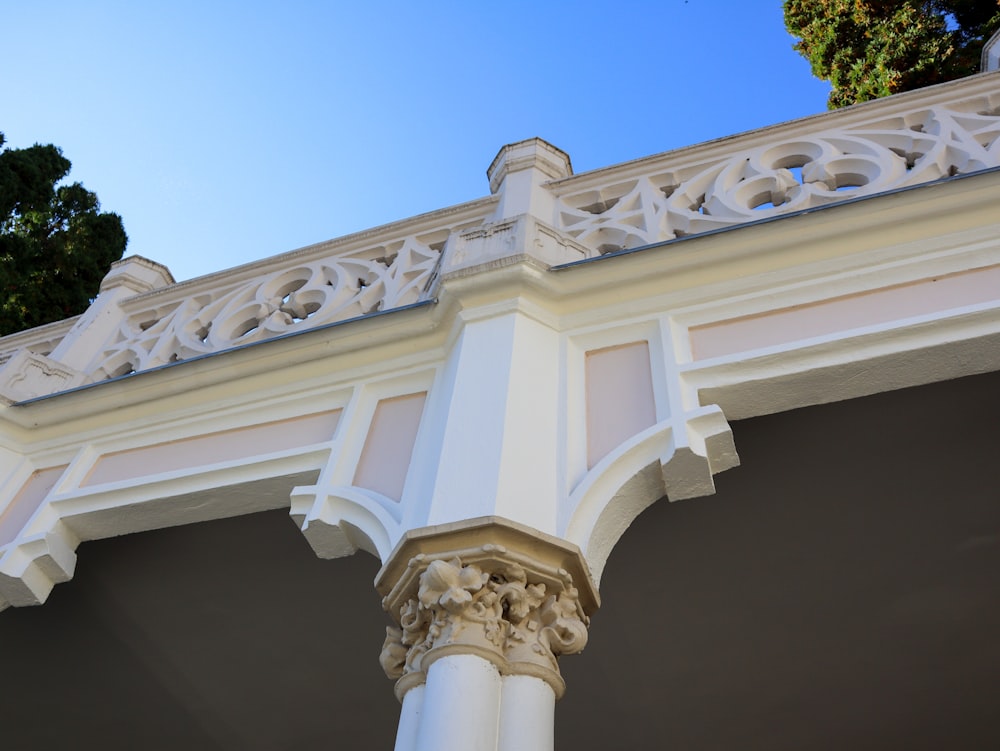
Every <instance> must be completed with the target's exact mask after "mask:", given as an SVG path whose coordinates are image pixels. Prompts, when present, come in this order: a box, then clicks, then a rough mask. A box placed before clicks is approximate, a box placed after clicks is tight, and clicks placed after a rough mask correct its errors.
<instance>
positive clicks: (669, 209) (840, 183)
mask: <svg viewBox="0 0 1000 751" xmlns="http://www.w3.org/2000/svg"><path fill="white" fill-rule="evenodd" d="M637 166H638V167H639V168H640V169H642V170H643V171H642V172H639V173H637V174H633V175H631V176H629V177H628V178H627V179H622V177H621V176H620V175H619V176H618V177H616V179H615V182H613V183H612V184H610V185H601V186H599V187H596V188H591V189H589V190H585V191H580V192H575V193H572V192H565V193H562V195H561V196H560V198H559V210H558V217H559V224H560V228H561V229H563V230H564V231H566V232H568V233H569V234H570V235H571V236H572V237H573V238H574V239H576V240H577V241H579V242H581V243H583V244H585V245H587V246H589V247H590V248H592V249H593V250H594V251H596V252H597V253H599V254H604V253H610V252H615V251H618V250H622V249H626V248H634V247H639V246H641V245H648V244H651V243H656V242H661V241H664V240H670V239H673V238H677V237H683V236H685V235H693V234H697V233H700V232H707V231H709V230H713V229H720V228H723V227H729V226H733V225H736V224H742V223H745V222H749V221H754V220H757V219H764V218H767V217H771V216H776V215H779V214H785V213H789V212H792V211H798V210H802V209H807V208H812V207H814V206H820V205H822V204H826V203H831V202H834V201H840V200H844V199H848V198H854V197H857V196H864V195H870V194H873V193H879V192H882V191H886V190H892V189H895V188H902V187H907V186H911V185H917V184H920V183H927V182H931V181H934V180H938V179H940V178H943V177H949V176H952V175H958V174H965V173H970V172H975V171H977V170H982V169H987V168H990V167H996V166H1000V109H998V108H997V107H996V102H984V101H982V100H981V99H977V100H974V101H970V102H960V103H956V104H954V105H952V106H951V107H944V106H937V107H929V108H924V109H921V110H917V111H914V112H910V113H906V114H903V115H896V116H892V117H888V118H884V119H882V120H875V121H872V122H869V123H865V124H863V125H860V126H857V127H854V128H850V129H843V130H829V131H822V132H819V133H812V134H809V133H805V134H803V133H801V131H800V132H799V133H797V134H796V135H794V136H790V137H787V138H786V139H785V140H782V141H778V142H774V143H768V144H765V145H761V146H758V147H756V148H753V149H750V150H748V151H741V152H739V153H737V154H731V155H729V156H727V157H725V158H722V159H718V158H715V159H712V160H709V161H707V162H706V161H703V162H697V161H695V162H693V163H688V164H675V165H665V164H664V162H663V161H662V160H656V162H655V167H653V171H650V170H651V168H650V161H649V160H644V161H643V162H639V163H638V165H637ZM566 185H567V188H568V187H569V186H570V185H572V181H567V182H566Z"/></svg>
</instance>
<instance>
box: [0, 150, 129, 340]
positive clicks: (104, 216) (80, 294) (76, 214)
mask: <svg viewBox="0 0 1000 751" xmlns="http://www.w3.org/2000/svg"><path fill="white" fill-rule="evenodd" d="M4 142H5V139H4V136H3V134H2V133H0V147H2V146H3V144H4ZM70 166H71V165H70V162H69V160H68V159H66V157H64V156H63V155H62V151H60V150H59V149H58V148H56V147H55V146H52V145H48V146H42V145H40V144H35V145H34V146H31V147H29V148H26V149H9V148H8V149H3V150H2V151H0V335H5V334H10V333H13V332H15V331H20V330H22V329H26V328H31V327H33V326H40V325H42V324H43V323H49V322H50V321H58V320H61V319H63V318H67V317H69V316H73V315H76V314H78V313H82V312H83V311H84V310H86V308H87V306H88V305H89V304H90V301H91V300H92V299H93V298H94V296H95V295H96V294H97V291H98V288H99V287H100V283H101V279H102V278H104V275H105V274H106V273H107V271H108V268H109V267H110V266H111V264H112V263H113V262H115V261H117V260H118V259H119V258H121V257H122V254H123V253H124V252H125V246H126V244H127V243H128V236H127V235H126V234H125V229H124V227H123V226H122V220H121V217H120V216H118V215H117V214H113V213H110V212H102V211H101V206H100V204H99V203H98V201H97V196H96V195H94V194H93V193H91V192H90V191H89V190H86V189H85V188H84V187H83V186H82V185H81V184H80V183H72V184H69V185H60V184H59V182H60V181H61V180H62V179H63V178H64V177H66V175H67V174H68V173H69V170H70Z"/></svg>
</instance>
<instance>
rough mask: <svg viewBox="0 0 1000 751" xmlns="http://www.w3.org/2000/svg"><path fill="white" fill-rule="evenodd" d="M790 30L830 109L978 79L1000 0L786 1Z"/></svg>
mask: <svg viewBox="0 0 1000 751" xmlns="http://www.w3.org/2000/svg"><path fill="white" fill-rule="evenodd" d="M784 10H785V26H786V28H787V29H788V31H789V32H790V33H791V34H792V35H793V36H795V37H797V39H798V41H797V42H796V43H795V49H796V50H798V51H799V52H800V53H801V54H802V56H803V57H805V58H806V59H807V60H809V63H810V64H811V66H812V71H813V75H815V76H816V77H817V78H823V79H826V80H828V81H830V83H831V84H833V91H832V92H831V93H830V100H829V105H830V108H831V109H833V108H836V107H843V106H845V105H848V104H854V103H856V102H864V101H867V100H869V99H876V98H878V97H883V96H888V95H889V94H896V93H898V92H900V91H909V90H911V89H917V88H920V87H921V86H929V85H931V84H935V83H941V82H943V81H950V80H952V79H955V78H961V77H963V76H968V75H971V74H972V73H976V72H977V71H978V70H979V65H980V55H981V52H982V49H983V45H984V44H985V43H986V41H987V40H988V39H989V38H990V36H991V35H992V34H993V33H994V32H995V31H996V30H997V29H998V28H1000V0H785V1H784Z"/></svg>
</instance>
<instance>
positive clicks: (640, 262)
mask: <svg viewBox="0 0 1000 751" xmlns="http://www.w3.org/2000/svg"><path fill="white" fill-rule="evenodd" d="M487 174H488V177H489V186H490V195H489V196H487V197H485V198H481V199H478V200H475V201H471V202H469V203H466V204H462V205H459V206H453V207H449V208H445V209H441V210H440V211H436V212H432V213H430V214H425V215H422V216H418V217H414V218H411V219H405V220H402V221H399V222H396V223H394V224H390V225H386V226H383V227H377V228H374V229H372V230H370V231H366V232H362V233H359V234H356V235H351V236H348V237H344V238H340V239H337V240H333V241H330V242H327V243H322V244H319V245H315V246H310V247H307V248H303V249H301V250H298V251H294V252H292V253H287V254H284V255H280V256H276V257H274V258H270V259H266V260H263V261H259V262H256V263H252V264H248V265H246V266H241V267H238V268H235V269H230V270H226V271H221V272H219V273H217V274H213V275H210V276H207V277H203V278H200V279H195V280H192V281H189V282H183V283H180V284H175V283H174V282H173V280H172V278H171V276H170V273H169V271H167V269H165V268H164V267H162V266H160V265H158V264H156V263H153V262H151V261H148V260H145V259H142V258H138V257H132V258H129V259H125V260H123V261H121V262H119V263H118V264H116V265H115V266H114V268H112V270H111V272H110V273H109V274H108V276H107V277H106V279H105V281H104V284H103V286H102V289H101V293H100V295H99V297H98V298H97V300H96V301H95V303H94V304H93V305H92V306H91V308H90V309H89V310H88V311H87V312H86V313H84V314H83V315H82V316H80V317H79V318H76V319H70V320H67V321H62V322H59V323H55V324H51V325H48V326H44V327H41V328H38V329H33V330H30V331H26V332H23V333H20V334H15V335H13V336H9V337H6V338H4V339H2V340H0V352H2V353H3V354H2V358H3V360H4V364H3V367H2V370H0V397H2V399H3V406H2V407H0V477H3V486H2V487H3V490H2V495H0V509H2V511H0V608H4V607H6V606H13V607H10V608H8V609H7V610H6V611H5V612H3V613H2V614H0V644H2V645H3V652H2V657H0V666H2V667H3V670H2V673H0V675H2V676H3V677H2V679H0V739H3V741H4V744H5V747H10V748H44V749H48V748H56V747H59V746H61V745H62V744H76V745H82V746H84V747H91V746H93V747H103V748H132V747H143V748H150V749H159V748H178V747H184V748H225V749H230V748H232V749H257V748H260V749H271V748H321V747H329V746H333V747H337V746H341V747H351V748H359V749H361V748H372V749H377V748H387V747H389V746H390V745H391V744H392V743H393V737H394V735H395V736H396V741H395V742H396V748H397V749H400V750H403V749H407V750H408V749H420V750H421V751H425V750H429V749H455V750H456V751H457V750H458V749H463V750H464V749H503V750H504V751H534V750H535V749H538V750H541V749H548V748H552V746H553V737H552V736H553V728H554V727H556V728H557V738H558V741H557V743H558V745H559V747H560V748H584V749H590V748H605V747H616V748H648V747H659V746H670V747H675V748H684V749H702V748H703V749H718V748H741V749H748V748H752V749H756V748H760V749H782V748H788V749H791V748H796V749H801V748H810V749H822V748H846V747H850V748H879V749H884V748H908V749H916V748H944V747H948V748H962V749H973V748H983V749H986V748H989V749H993V748H996V747H997V746H998V745H1000V729H998V726H997V723H996V720H995V715H996V706H997V704H998V699H1000V641H998V640H997V637H996V634H997V633H998V632H1000V597H998V595H997V593H998V591H1000V490H998V489H997V488H998V480H1000V469H998V462H997V459H996V457H997V456H998V455H1000V452H998V449H1000V437H998V430H997V427H996V426H997V425H1000V376H998V375H997V371H998V370H1000V72H991V73H985V74H981V75H978V76H974V77H971V78H968V79H965V80H962V81H958V82H953V83H949V84H944V85H941V86H937V87H933V88H928V89H924V90H921V91H917V92H911V93H907V94H902V95H898V96H895V97H891V98H889V99H885V100H880V101H876V102H869V103H866V104H863V105H858V106H855V107H851V108H848V109H844V110H839V111H835V112H829V113H825V114H822V115H817V116H815V117H811V118H806V119H804V120H800V121H795V122H789V123H783V124H781V125H776V126H774V127H771V128H767V129H763V130H760V131H754V132H751V133H745V134H741V135H737V136H733V137H730V138H725V139H721V140H719V141H714V142H710V143H706V144H701V145H698V146H693V147H690V148H686V149H681V150H679V151H674V152H670V153H665V154H659V155H656V156H652V157H648V158H645V159H641V160H637V161H634V162H628V163H625V164H620V165H615V166H612V167H608V168H605V169H601V170H596V171H593V172H589V173H585V174H580V175H574V174H573V173H572V169H571V166H570V159H569V157H568V156H567V155H566V154H564V153H563V152H561V151H560V150H559V149H557V148H555V147H554V146H552V145H550V144H548V143H546V142H544V141H541V140H538V139H534V140H529V141H523V142H520V143H516V144H513V145H509V146H505V147H504V148H503V149H501V150H500V153H499V154H498V155H497V156H496V158H495V159H494V160H493V163H492V164H491V165H490V167H489V170H488V173H487ZM725 470H729V471H725ZM724 471H725V473H724V474H721V475H720V474H719V473H722V472H724ZM657 501H662V502H659V503H657ZM668 501H683V503H676V504H673V503H668ZM647 509H648V510H647ZM286 514H290V516H291V519H292V521H293V522H294V525H295V527H293V526H292V524H289V523H288V521H287V520H285V519H284V517H285V516H286ZM295 528H298V529H299V530H301V533H300V532H298V531H296V529H295ZM135 533H140V534H135ZM303 535H304V538H303ZM112 538H113V539H112ZM310 546H311V548H312V551H309V547H310ZM359 549H360V550H362V551H367V552H363V553H361V554H359V555H356V556H353V557H345V556H350V554H352V553H354V552H355V551H358V550H359ZM314 553H315V555H314ZM369 554H370V555H369ZM373 556H374V557H373ZM78 558H79V560H78ZM323 559H338V560H332V561H328V560H323ZM376 559H377V560H376ZM380 567H381V568H380ZM372 577H375V587H374V589H373V588H372V586H371V579H372ZM70 580H72V581H70ZM61 582H70V583H68V584H62V585H61V586H59V587H55V585H56V584H59V583H61ZM54 587H55V588H54ZM598 593H600V594H598ZM47 598H50V600H49V602H48V603H47V604H45V605H44V607H37V608H31V607H21V606H30V605H39V604H41V603H43V602H45V601H46V599H47ZM602 599H603V603H604V604H603V607H601V608H600V610H599V609H598V606H599V603H600V601H601V600H602ZM380 602H381V603H382V604H383V605H384V607H385V609H386V611H387V613H388V614H384V613H382V612H381V611H380V609H379V604H380ZM386 625H389V626H390V630H389V635H388V637H387V638H386V640H385V645H384V647H383V652H382V660H381V662H382V666H383V668H384V669H385V672H386V673H388V674H389V675H390V677H391V678H392V679H393V681H394V684H393V683H390V682H387V681H386V680H385V678H384V676H382V675H381V671H380V670H379V669H378V668H377V666H376V660H377V658H378V648H379V645H380V644H381V643H382V641H383V637H384V635H385V631H384V627H385V626H386ZM588 641H589V644H588ZM585 645H586V651H585V652H584V654H582V655H579V656H573V655H574V653H576V652H579V651H581V650H582V649H583V647H584V646H585ZM560 655H563V657H562V659H561V660H559V662H558V664H557V663H556V658H557V657H559V656H560ZM393 685H394V686H395V692H393ZM564 690H565V691H566V698H565V699H564V700H563V701H561V702H560V703H559V710H558V712H555V705H556V699H557V698H558V697H560V696H561V695H562V693H563V691H564ZM393 693H395V695H396V697H397V698H398V699H399V700H400V702H401V706H400V705H398V704H395V701H394V699H393ZM554 715H555V717H556V720H555V721H554V720H553V716H554ZM397 717H398V718H399V719H398V723H399V729H398V734H397V733H396V730H395V728H396V724H397Z"/></svg>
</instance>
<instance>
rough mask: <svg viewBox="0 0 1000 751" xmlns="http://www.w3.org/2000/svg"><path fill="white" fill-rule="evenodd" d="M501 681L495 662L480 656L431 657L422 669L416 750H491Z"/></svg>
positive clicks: (494, 744) (495, 738)
mask: <svg viewBox="0 0 1000 751" xmlns="http://www.w3.org/2000/svg"><path fill="white" fill-rule="evenodd" d="M500 685H501V683H500V673H499V672H498V671H497V669H496V667H495V666H494V665H493V664H492V663H490V662H488V661H487V660H484V659H483V658H481V657H477V656H475V655H466V654H459V655H448V656H447V657H442V658H440V659H438V660H436V661H435V662H434V663H433V664H432V665H431V666H430V668H429V669H428V670H427V684H426V685H425V686H424V696H423V711H422V712H421V713H420V727H419V730H418V731H417V744H416V751H495V749H496V747H497V728H498V725H499V715H500ZM408 693H412V689H411V690H410V692H408Z"/></svg>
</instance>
